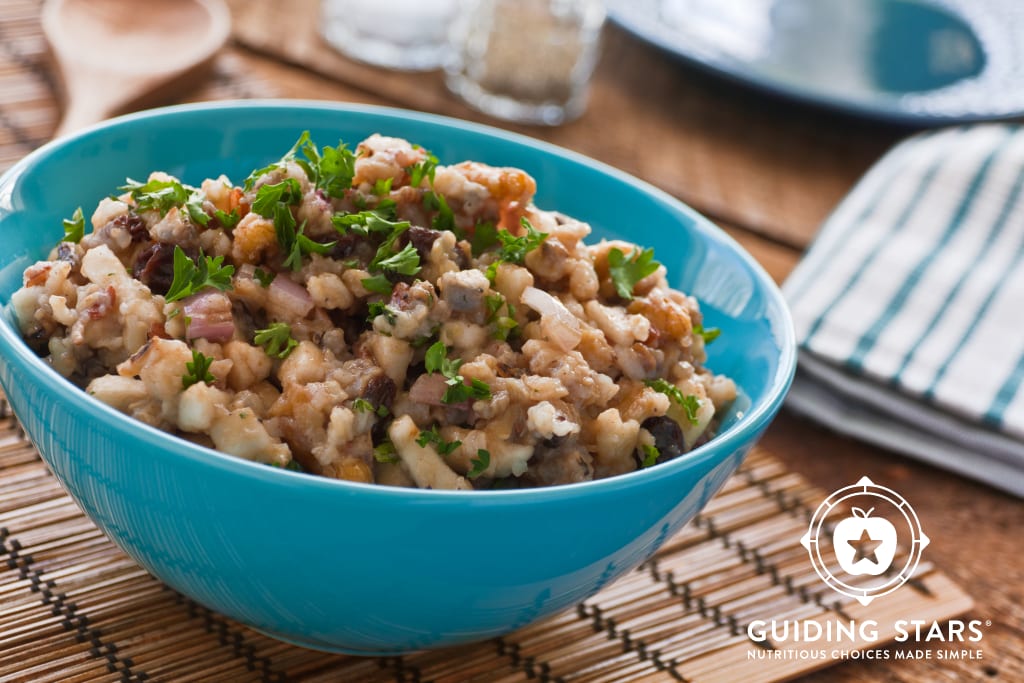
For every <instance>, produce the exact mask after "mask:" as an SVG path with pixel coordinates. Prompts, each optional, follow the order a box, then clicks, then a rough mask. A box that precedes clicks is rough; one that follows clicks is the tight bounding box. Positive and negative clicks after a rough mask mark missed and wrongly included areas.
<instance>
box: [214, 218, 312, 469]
mask: <svg viewBox="0 0 1024 683" xmlns="http://www.w3.org/2000/svg"><path fill="white" fill-rule="evenodd" d="M213 217H214V218H216V219H217V222H218V223H220V226H221V227H222V228H224V229H225V230H231V229H232V228H234V227H235V226H236V225H238V221H240V220H242V216H241V214H239V213H238V209H231V213H228V212H227V211H221V210H220V209H214V210H213ZM292 462H295V461H294V460H293V461H292Z"/></svg>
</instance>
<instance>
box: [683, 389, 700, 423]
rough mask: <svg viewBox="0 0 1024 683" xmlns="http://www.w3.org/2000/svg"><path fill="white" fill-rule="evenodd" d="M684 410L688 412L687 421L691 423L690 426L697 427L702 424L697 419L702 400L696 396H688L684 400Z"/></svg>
mask: <svg viewBox="0 0 1024 683" xmlns="http://www.w3.org/2000/svg"><path fill="white" fill-rule="evenodd" d="M682 406H683V410H685V411H686V419H687V420H689V421H690V424H692V425H694V426H696V425H698V424H700V420H699V419H698V418H697V411H699V410H700V399H699V398H697V397H696V396H687V397H686V398H684V399H683V403H682Z"/></svg>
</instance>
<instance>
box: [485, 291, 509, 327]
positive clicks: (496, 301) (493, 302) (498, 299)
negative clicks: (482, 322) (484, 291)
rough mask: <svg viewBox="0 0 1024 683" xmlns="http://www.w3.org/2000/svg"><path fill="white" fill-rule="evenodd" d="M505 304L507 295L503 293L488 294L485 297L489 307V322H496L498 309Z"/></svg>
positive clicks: (486, 304)
mask: <svg viewBox="0 0 1024 683" xmlns="http://www.w3.org/2000/svg"><path fill="white" fill-rule="evenodd" d="M504 305H505V297H503V296H502V295H501V294H488V295H487V296H485V297H484V306H485V307H486V308H487V322H494V320H495V319H496V318H497V317H498V311H500V310H501V307H502V306H504Z"/></svg>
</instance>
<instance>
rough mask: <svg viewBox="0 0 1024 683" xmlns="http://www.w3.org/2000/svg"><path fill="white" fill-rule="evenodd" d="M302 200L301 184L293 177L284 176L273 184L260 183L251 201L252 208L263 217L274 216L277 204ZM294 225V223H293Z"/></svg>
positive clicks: (288, 203)
mask: <svg viewBox="0 0 1024 683" xmlns="http://www.w3.org/2000/svg"><path fill="white" fill-rule="evenodd" d="M300 201H302V186H301V185H299V181H298V180H296V179H295V178H285V179H284V180H282V181H281V182H279V183H274V184H273V185H261V186H260V189H259V190H258V191H257V192H256V199H255V200H254V201H253V203H252V210H253V211H255V212H256V213H258V214H259V215H261V216H263V217H264V218H276V217H277V216H276V215H275V212H276V210H277V207H278V204H284V205H286V207H287V206H291V205H295V204H298V203H299V202H300ZM293 225H294V224H293Z"/></svg>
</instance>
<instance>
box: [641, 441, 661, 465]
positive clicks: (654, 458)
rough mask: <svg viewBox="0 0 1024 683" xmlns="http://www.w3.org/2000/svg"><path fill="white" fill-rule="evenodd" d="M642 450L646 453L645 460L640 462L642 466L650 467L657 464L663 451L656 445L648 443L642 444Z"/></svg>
mask: <svg viewBox="0 0 1024 683" xmlns="http://www.w3.org/2000/svg"><path fill="white" fill-rule="evenodd" d="M640 450H641V451H643V453H644V460H643V462H641V463H640V467H650V466H652V465H655V464H657V462H658V457H659V456H661V451H659V450H658V449H657V448H656V447H655V446H651V445H650V444H646V443H645V444H640Z"/></svg>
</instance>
